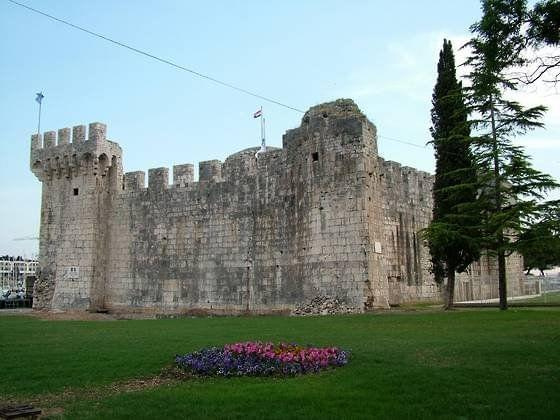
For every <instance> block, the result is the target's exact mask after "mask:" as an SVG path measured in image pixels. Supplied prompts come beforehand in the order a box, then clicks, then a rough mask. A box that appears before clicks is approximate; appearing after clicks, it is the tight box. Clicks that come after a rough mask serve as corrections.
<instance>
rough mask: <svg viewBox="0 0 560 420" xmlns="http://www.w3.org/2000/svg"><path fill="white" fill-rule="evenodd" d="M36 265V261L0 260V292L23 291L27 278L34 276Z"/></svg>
mask: <svg viewBox="0 0 560 420" xmlns="http://www.w3.org/2000/svg"><path fill="white" fill-rule="evenodd" d="M38 264H39V263H38V261H36V260H23V261H9V260H0V290H14V291H15V290H17V289H19V288H22V289H24V290H25V288H26V281H25V280H26V279H27V277H29V276H35V272H36V271H37V266H38Z"/></svg>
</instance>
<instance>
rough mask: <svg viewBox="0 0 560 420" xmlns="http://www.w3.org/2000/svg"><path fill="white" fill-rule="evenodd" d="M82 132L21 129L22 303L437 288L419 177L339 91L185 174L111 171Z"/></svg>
mask: <svg viewBox="0 0 560 420" xmlns="http://www.w3.org/2000/svg"><path fill="white" fill-rule="evenodd" d="M85 131H86V129H85V126H77V127H74V129H73V132H72V133H73V134H72V142H70V129H62V130H59V132H58V136H57V134H56V133H55V132H48V133H45V135H44V139H43V138H42V136H40V135H34V136H33V137H32V144H31V162H30V163H31V169H32V171H33V172H34V173H35V175H36V176H37V177H38V178H39V180H40V181H41V182H42V183H43V192H42V205H41V233H40V251H39V261H40V275H39V278H38V281H37V283H36V284H37V288H36V289H37V290H36V292H37V293H36V299H35V301H34V307H35V308H36V309H78V310H98V309H102V308H103V309H108V310H111V311H116V312H118V311H125V312H130V311H138V312H152V313H184V312H189V311H195V312H200V311H204V312H212V313H228V314H232V313H240V312H246V311H250V312H255V313H265V312H275V311H277V312H290V311H293V310H295V309H296V308H299V309H298V310H301V311H303V312H306V311H307V312H309V311H311V312H313V311H315V309H317V308H315V306H317V305H318V303H317V302H319V303H320V305H323V306H325V305H326V306H328V308H327V307H326V306H325V308H323V307H322V306H321V308H318V309H317V311H320V312H324V311H327V312H329V311H331V312H332V311H335V312H336V311H338V310H339V309H340V308H342V309H340V310H341V311H343V312H348V311H349V310H352V311H357V312H360V311H364V310H369V309H373V308H388V307H389V305H390V304H398V303H402V302H407V301H413V300H422V299H430V300H433V299H438V298H439V293H440V292H439V289H438V287H437V285H436V284H435V283H434V281H433V278H432V276H431V275H430V273H429V255H428V251H427V249H426V248H425V247H424V245H423V244H422V241H421V240H420V239H419V237H418V231H419V230H420V229H422V228H424V227H425V226H427V224H428V223H429V220H430V218H431V207H432V194H431V188H432V183H433V179H432V177H431V176H430V175H429V174H427V173H425V172H421V171H417V170H415V169H413V168H409V167H402V166H401V165H399V164H398V163H395V162H390V161H385V160H383V159H382V158H380V157H379V156H378V154H377V135H376V128H375V126H374V125H373V124H372V123H371V122H369V121H368V120H367V118H366V117H365V116H364V115H363V114H362V113H361V111H360V110H359V109H358V107H357V106H356V104H354V103H353V102H352V101H351V100H337V101H335V102H331V103H327V104H322V105H318V106H315V107H313V108H311V109H310V110H309V111H308V112H307V113H305V115H304V117H303V119H302V123H301V125H300V127H298V128H295V129H293V130H288V131H287V132H286V134H285V135H284V137H283V144H282V148H281V149H277V148H268V150H267V152H266V153H262V154H259V157H258V159H257V158H256V157H255V152H256V151H257V150H258V148H251V149H246V150H243V151H241V152H238V153H236V154H234V155H231V156H229V157H228V158H227V159H226V160H225V161H224V162H220V161H217V160H211V161H205V162H200V164H199V179H198V181H195V180H194V177H193V173H194V170H193V165H191V164H183V165H176V166H174V167H173V169H172V174H171V175H170V174H169V170H168V169H167V168H155V169H150V170H149V171H148V176H147V178H148V179H147V185H146V175H145V173H144V172H129V173H126V174H123V171H122V152H121V149H120V147H119V146H118V144H116V143H114V142H111V141H109V140H107V139H106V127H105V126H104V125H103V124H100V123H93V124H90V126H89V135H88V138H87V139H86V136H85ZM171 178H172V179H171ZM513 270H514V271H515V270H517V268H516V267H514V268H513ZM471 289H472V287H471ZM459 293H462V292H461V291H459ZM465 293H466V292H465ZM325 302H326V303H325ZM333 302H334V303H333ZM302 308H303V309H302ZM306 308H307V309H306ZM309 308H311V309H309ZM337 308H338V309H337ZM308 309H309V311H308ZM307 312H306V313H307ZM329 313H330V312H329Z"/></svg>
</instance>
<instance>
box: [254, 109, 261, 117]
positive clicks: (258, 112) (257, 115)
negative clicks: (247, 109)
mask: <svg viewBox="0 0 560 420" xmlns="http://www.w3.org/2000/svg"><path fill="white" fill-rule="evenodd" d="M261 116H262V109H259V110H258V111H257V112H255V113H254V114H253V118H259V117H261Z"/></svg>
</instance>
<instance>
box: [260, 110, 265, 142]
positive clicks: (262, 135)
mask: <svg viewBox="0 0 560 420" xmlns="http://www.w3.org/2000/svg"><path fill="white" fill-rule="evenodd" d="M260 111H261V144H262V141H263V137H264V134H263V133H264V131H263V130H264V129H263V119H264V117H263V114H262V106H261V109H260Z"/></svg>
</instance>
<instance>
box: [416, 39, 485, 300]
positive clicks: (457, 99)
mask: <svg viewBox="0 0 560 420" xmlns="http://www.w3.org/2000/svg"><path fill="white" fill-rule="evenodd" d="M437 69H438V77H437V82H436V85H435V87H434V92H433V95H432V106H433V107H432V111H431V115H432V127H431V129H430V131H431V134H432V139H433V140H432V143H433V145H434V152H435V158H436V173H435V181H434V188H433V196H434V207H433V219H432V222H431V223H430V225H429V227H428V228H427V229H425V230H424V231H423V236H424V238H425V239H426V240H427V242H428V246H429V249H430V255H431V260H432V271H433V273H434V275H435V278H436V281H438V283H441V282H442V281H443V278H444V277H445V278H447V290H446V299H445V309H451V308H452V307H453V298H454V292H455V272H463V271H464V270H465V269H466V268H467V266H468V265H469V264H470V263H472V262H473V261H475V260H476V259H478V258H479V257H480V252H479V244H478V236H479V232H478V229H477V227H476V225H477V220H478V216H477V215H476V214H473V213H469V212H466V211H464V209H463V207H464V206H465V204H468V203H472V202H473V201H475V199H476V185H477V184H476V171H475V167H474V164H473V157H472V154H471V152H470V149H469V135H470V129H469V126H468V124H467V109H466V107H465V103H464V100H463V94H462V86H461V83H460V82H458V81H457V77H456V72H455V57H454V55H453V47H452V45H451V41H448V40H445V39H444V40H443V48H442V50H441V51H440V53H439V62H438V66H437Z"/></svg>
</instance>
